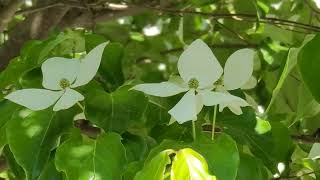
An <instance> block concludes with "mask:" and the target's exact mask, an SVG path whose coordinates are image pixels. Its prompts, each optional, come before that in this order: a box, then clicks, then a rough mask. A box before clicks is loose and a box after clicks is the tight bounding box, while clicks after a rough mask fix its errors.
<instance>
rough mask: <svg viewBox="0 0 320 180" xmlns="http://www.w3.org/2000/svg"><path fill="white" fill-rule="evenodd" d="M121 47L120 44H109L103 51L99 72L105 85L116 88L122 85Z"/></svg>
mask: <svg viewBox="0 0 320 180" xmlns="http://www.w3.org/2000/svg"><path fill="white" fill-rule="evenodd" d="M122 57H123V46H122V45H121V44H120V43H110V44H108V45H107V47H106V48H105V50H104V53H103V56H102V60H101V65H100V71H101V75H102V77H103V78H105V79H106V82H107V83H110V85H113V86H114V87H118V86H120V85H122V84H123V82H124V76H123V72H122Z"/></svg>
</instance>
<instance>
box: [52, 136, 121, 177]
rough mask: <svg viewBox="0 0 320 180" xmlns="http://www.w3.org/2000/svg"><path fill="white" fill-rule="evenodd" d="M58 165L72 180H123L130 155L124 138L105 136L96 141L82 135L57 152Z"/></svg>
mask: <svg viewBox="0 0 320 180" xmlns="http://www.w3.org/2000/svg"><path fill="white" fill-rule="evenodd" d="M55 164H56V166H57V169H58V170H59V171H63V172H64V173H65V174H66V176H67V177H68V179H69V180H88V179H101V180H117V179H118V180H120V179H121V175H122V174H123V172H124V169H125V166H126V154H125V149H124V146H123V145H122V143H121V137H120V135H118V134H116V133H107V134H102V135H101V136H99V137H98V138H97V139H96V140H91V139H85V138H84V137H81V135H80V134H79V132H74V134H73V135H72V137H71V138H70V139H68V140H67V141H65V142H64V143H63V144H62V145H61V146H60V147H59V148H58V150H57V153H56V159H55Z"/></svg>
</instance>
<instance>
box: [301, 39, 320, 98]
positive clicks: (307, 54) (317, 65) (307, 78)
mask: <svg viewBox="0 0 320 180" xmlns="http://www.w3.org/2000/svg"><path fill="white" fill-rule="evenodd" d="M319 45H320V35H319V34H317V35H316V36H315V37H314V38H313V39H312V40H311V41H309V42H308V43H307V44H306V45H305V46H304V47H303V48H302V49H301V51H300V53H299V55H298V67H299V70H300V73H301V77H302V80H303V82H304V83H305V85H306V87H307V88H308V89H309V90H310V92H311V94H312V96H313V97H314V98H315V99H316V100H317V101H318V102H320V84H319V83H317V82H318V80H319V78H320V73H319V69H320V53H318V50H319Z"/></svg>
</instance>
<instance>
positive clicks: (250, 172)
mask: <svg viewBox="0 0 320 180" xmlns="http://www.w3.org/2000/svg"><path fill="white" fill-rule="evenodd" d="M248 179H254V180H269V175H268V171H267V169H266V168H265V167H264V166H263V164H262V163H261V161H259V160H258V159H256V158H254V157H253V156H250V155H247V154H243V153H242V154H240V164H239V170H238V174H237V178H236V180H248Z"/></svg>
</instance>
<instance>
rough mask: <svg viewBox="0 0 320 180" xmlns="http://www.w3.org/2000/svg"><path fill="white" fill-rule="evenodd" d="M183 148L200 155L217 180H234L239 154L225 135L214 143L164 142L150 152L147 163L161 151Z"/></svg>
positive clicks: (206, 139) (229, 138)
mask: <svg viewBox="0 0 320 180" xmlns="http://www.w3.org/2000/svg"><path fill="white" fill-rule="evenodd" d="M183 148H192V149H193V150H195V151H197V152H198V153H199V154H201V155H202V156H203V157H204V158H205V159H206V161H207V163H208V167H209V172H210V173H211V174H214V175H215V176H216V177H217V179H225V180H233V179H235V177H236V175H237V169H238V165H239V154H238V149H237V145H236V143H235V142H234V141H233V139H232V138H231V137H230V136H228V135H226V134H222V135H220V136H219V137H218V138H217V139H215V141H214V142H212V141H211V139H210V138H207V137H206V138H205V141H202V142H195V143H185V142H181V141H171V140H164V141H163V142H162V143H161V144H160V145H159V146H157V147H155V148H154V149H152V150H151V152H150V154H149V156H148V159H147V161H148V160H150V158H152V157H154V156H155V155H156V154H157V153H159V152H160V151H162V150H165V149H174V150H179V149H183Z"/></svg>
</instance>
